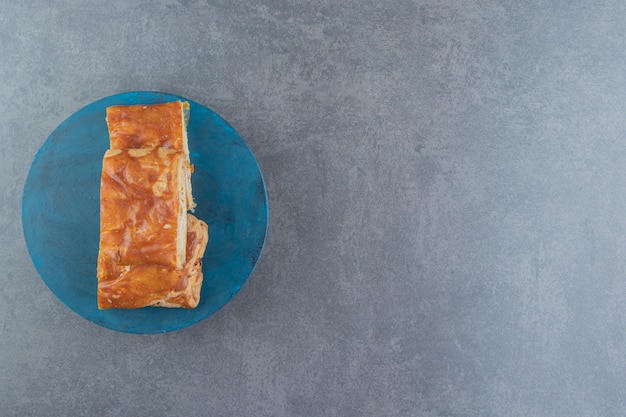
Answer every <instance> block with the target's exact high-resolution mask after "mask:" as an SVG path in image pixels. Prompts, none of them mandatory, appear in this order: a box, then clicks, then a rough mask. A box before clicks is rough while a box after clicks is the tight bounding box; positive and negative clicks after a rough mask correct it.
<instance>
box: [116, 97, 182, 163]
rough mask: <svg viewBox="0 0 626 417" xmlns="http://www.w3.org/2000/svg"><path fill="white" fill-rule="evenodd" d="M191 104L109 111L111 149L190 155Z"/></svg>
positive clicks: (179, 102) (135, 106) (121, 107)
mask: <svg viewBox="0 0 626 417" xmlns="http://www.w3.org/2000/svg"><path fill="white" fill-rule="evenodd" d="M188 110H189V103H187V102H182V101H172V102H170V103H163V104H151V105H134V106H111V107H108V108H107V110H106V120H107V124H108V126H109V138H110V141H111V149H139V148H167V149H174V150H178V151H183V152H184V153H185V155H189V148H188V146H187V130H186V123H185V113H186V112H187V111H188Z"/></svg>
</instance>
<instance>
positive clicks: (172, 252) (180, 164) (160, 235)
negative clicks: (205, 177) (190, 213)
mask: <svg viewBox="0 0 626 417" xmlns="http://www.w3.org/2000/svg"><path fill="white" fill-rule="evenodd" d="M184 177H185V172H184V157H183V155H182V154H181V153H180V152H176V151H173V150H170V149H163V148H155V149H130V150H109V151H107V152H106V153H105V155H104V159H103V161H102V179H101V183H100V254H99V258H104V259H110V260H111V261H113V262H115V263H117V264H119V265H139V264H148V263H151V264H157V265H163V266H167V267H172V268H177V269H179V268H182V266H183V263H184V261H185V232H186V230H187V224H186V222H187V217H186V216H185V213H186V205H185V195H184V192H185V188H184ZM98 276H100V271H98Z"/></svg>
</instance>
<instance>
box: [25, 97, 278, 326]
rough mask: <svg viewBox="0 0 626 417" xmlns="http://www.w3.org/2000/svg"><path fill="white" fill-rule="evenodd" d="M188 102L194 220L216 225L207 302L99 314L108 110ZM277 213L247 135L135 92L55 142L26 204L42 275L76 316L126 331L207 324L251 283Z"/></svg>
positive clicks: (99, 104)
mask: <svg viewBox="0 0 626 417" xmlns="http://www.w3.org/2000/svg"><path fill="white" fill-rule="evenodd" d="M175 100H186V101H188V102H189V105H190V116H189V125H188V127H187V130H188V137H189V148H190V153H191V155H190V156H191V163H192V164H193V165H194V168H195V170H194V174H193V175H192V187H193V195H194V199H195V201H196V203H197V207H196V209H195V213H194V215H195V216H196V217H198V218H200V219H202V220H204V221H205V222H206V223H207V224H208V225H209V235H210V238H209V243H208V246H207V250H206V253H205V255H204V259H203V266H202V272H203V274H204V280H203V284H202V292H201V296H200V304H199V305H198V307H196V308H195V309H193V310H185V309H169V308H153V307H147V308H142V309H136V310H123V309H113V310H98V307H97V302H96V289H97V279H96V260H97V257H98V243H99V225H100V174H101V170H102V157H103V156H104V152H105V151H106V150H107V149H108V147H109V136H108V129H107V125H106V120H105V109H106V108H107V107H108V106H112V105H119V104H124V105H129V104H154V103H164V102H168V101H175ZM268 216H269V211H268V207H267V194H266V191H265V183H264V181H263V176H262V175H261V171H260V170H259V166H258V164H257V162H256V160H255V158H254V155H253V154H252V152H251V151H250V149H249V148H248V146H247V145H246V143H245V142H244V140H243V139H242V138H241V137H240V136H239V134H238V133H237V132H236V131H235V130H234V129H233V128H232V127H231V126H230V125H228V123H226V122H225V121H224V120H223V119H222V118H221V117H220V116H218V115H217V114H216V113H214V112H213V111H211V110H210V109H208V108H206V107H204V106H202V105H200V104H198V103H196V102H194V101H191V100H188V99H186V98H183V97H179V96H176V95H172V94H165V93H158V92H147V91H138V92H128V93H122V94H117V95H114V96H110V97H106V98H103V99H101V100H98V101H95V102H93V103H91V104H89V105H87V106H85V107H83V108H82V109H80V110H79V111H77V112H76V113H74V114H73V115H72V116H70V117H69V118H68V119H66V120H65V121H64V122H63V123H61V124H60V125H59V127H57V128H56V129H55V130H54V132H52V134H51V135H50V136H49V137H48V139H47V140H46V142H45V143H44V145H43V146H42V147H41V149H39V151H38V152H37V155H36V156H35V159H34V161H33V163H32V165H31V168H30V171H29V173H28V177H27V179H26V184H25V186H24V193H23V196H22V225H23V228H24V236H25V239H26V245H27V247H28V251H29V253H30V256H31V258H32V261H33V263H34V265H35V267H36V268H37V271H38V272H39V275H40V276H41V278H42V279H43V280H44V282H45V283H46V284H47V285H48V287H49V288H50V290H52V292H53V293H54V294H55V295H56V296H57V297H58V298H59V299H60V300H61V301H62V302H63V303H64V304H65V305H67V306H68V307H69V308H70V309H71V310H73V311H74V312H76V313H78V314H79V315H81V316H82V317H84V318H86V319H87V320H90V321H92V322H94V323H96V324H98V325H100V326H104V327H107V328H109V329H113V330H118V331H122V332H128V333H159V332H168V331H172V330H177V329H181V328H183V327H187V326H190V325H192V324H194V323H197V322H198V321H200V320H203V319H205V318H207V317H209V316H210V315H211V314H213V313H215V312H216V311H217V310H218V309H220V308H221V307H222V306H224V305H225V304H226V303H227V302H228V301H229V300H230V299H231V298H232V297H233V296H234V295H235V294H236V293H237V292H238V291H239V289H240V288H241V287H242V285H243V284H244V283H245V282H246V280H247V279H248V277H249V276H250V274H251V273H252V270H253V269H254V267H255V265H256V263H257V261H258V259H259V257H260V256H261V252H262V250H263V245H264V243H265V235H266V233H267V224H268Z"/></svg>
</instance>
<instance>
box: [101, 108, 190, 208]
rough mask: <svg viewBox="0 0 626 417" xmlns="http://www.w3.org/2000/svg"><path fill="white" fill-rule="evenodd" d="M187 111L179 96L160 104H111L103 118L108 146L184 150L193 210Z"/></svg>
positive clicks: (188, 189)
mask: <svg viewBox="0 0 626 417" xmlns="http://www.w3.org/2000/svg"><path fill="white" fill-rule="evenodd" d="M188 114H189V103H187V102H186V101H180V100H178V101H172V102H170V103H163V104H150V105H142V104H139V105H133V106H111V107H108V108H107V109H106V121H107V125H108V127H109V140H110V148H111V149H145V148H167V149H173V150H177V151H182V152H183V153H184V154H185V157H186V161H187V165H188V175H187V178H186V179H187V184H186V187H187V189H186V198H187V209H189V210H193V208H194V207H195V203H194V202H193V195H192V191H191V173H192V172H193V167H191V165H190V161H189V145H188V141H187V117H186V115H188Z"/></svg>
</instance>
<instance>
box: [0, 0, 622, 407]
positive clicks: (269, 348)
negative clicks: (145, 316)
mask: <svg viewBox="0 0 626 417" xmlns="http://www.w3.org/2000/svg"><path fill="white" fill-rule="evenodd" d="M53 3H54V4H53ZM91 3H92V4H89V3H88V2H83V1H77V0H73V1H72V0H66V1H58V2H50V1H41V0H38V1H35V0H33V1H24V2H17V1H9V0H0V57H1V58H2V59H0V80H2V82H1V83H0V109H1V111H0V145H1V146H0V161H1V162H0V233H1V235H0V286H1V288H2V290H1V291H0V415H2V416H27V415H28V416H31V415H32V416H57V415H59V416H60V415H72V416H88V415H98V416H122V415H123V416H147V415H150V416H182V415H186V416H208V415H212V416H213V415H214V416H411V417H414V416H427V417H435V416H437V417H444V416H449V417H452V416H455V417H456V416H494V417H496V416H520V417H521V416H524V417H529V416H555V417H557V416H558V417H561V416H585V417H590V416H624V415H626V299H625V297H626V279H625V276H626V172H625V171H626V170H625V166H626V140H625V139H626V105H625V103H626V25H625V22H626V6H625V5H624V3H623V2H622V1H617V0H614V1H599V0H585V1H582V0H581V1H579V0H574V1H560V0H556V1H538V0H531V1H523V2H522V1H512V0H506V1H505V0H502V1H495V0H485V1H483V0H473V1H472V0H470V1H451V0H416V1H405V0H397V1H388V2H385V1H370V0H364V1H351V0H346V1H332V0H326V1H319V2H300V1H288V0H284V1H269V0H268V1H260V2H251V3H250V4H248V3H246V2H229V1H211V2H205V1H191V0H187V1H182V0H181V1H174V0H161V1H156V2H138V1H123V2H122V1H113V2H91ZM129 90H159V91H166V92H171V93H174V94H179V95H183V96H186V97H188V98H190V99H192V100H195V101H198V102H200V103H203V104H205V105H206V106H209V107H211V108H212V109H214V110H215V111H216V112H218V113H219V114H221V115H222V116H223V117H224V118H225V119H226V120H228V121H229V122H230V123H231V124H232V125H233V126H234V127H235V128H236V129H237V130H238V131H239V133H240V134H241V135H242V136H243V137H244V138H245V139H246V141H247V142H248V144H249V145H250V147H251V149H252V150H253V152H254V153H255V155H256V157H257V159H258V161H259V164H260V166H261V169H262V171H263V173H264V175H265V179H266V183H267V188H268V195H269V205H270V210H271V219H270V226H269V234H268V239H267V243H266V247H265V251H264V253H263V256H262V258H261V260H260V262H259V265H258V267H257V269H256V270H255V271H254V273H253V275H252V276H251V277H250V279H249V281H248V283H247V284H246V285H245V286H244V288H243V289H242V290H241V291H240V293H239V294H238V295H237V296H236V297H235V298H234V299H233V300H232V301H231V302H230V303H229V304H228V305H227V306H225V307H224V308H223V309H221V310H220V311H219V312H218V313H216V314H215V315H214V316H212V317H210V318H208V319H207V320H205V321H203V322H201V323H199V324H197V325H195V326H192V327H189V328H187V329H184V330H181V331H177V332H173V333H167V334H160V335H143V336H141V335H128V334H123V333H117V332H113V331H110V330H107V329H104V328H101V327H98V326H96V325H94V324H92V323H90V322H88V321H86V320H84V319H82V318H81V317H79V316H78V315H76V314H75V313H73V312H72V311H70V310H69V309H67V308H66V307H65V306H64V305H63V304H62V303H60V302H59V301H58V300H57V299H56V298H55V296H54V295H53V294H52V293H51V292H50V291H49V290H48V288H47V287H46V286H45V284H44V283H43V281H42V280H41V279H40V278H39V276H38V275H37V272H36V271H35V269H34V267H33V265H32V263H31V260H30V258H29V256H28V253H27V250H26V245H25V242H24V238H23V235H22V227H21V219H20V200H21V193H22V188H23V185H24V181H25V178H26V175H27V172H28V169H29V166H30V164H31V162H32V159H33V157H34V155H35V153H36V151H37V149H38V148H39V147H40V146H41V145H42V144H43V142H44V141H45V139H46V137H47V136H48V135H49V134H50V133H51V131H52V130H53V129H54V128H55V127H56V126H57V125H58V124H59V123H60V122H61V121H63V120H64V119H65V118H66V117H68V116H69V115H71V114H72V113H73V112H75V111H76V110H77V109H79V108H81V107H82V106H84V105H85V104H87V103H89V102H91V101H94V100H96V99H99V98H101V97H104V96H108V95H111V94H115V93H118V92H123V91H129Z"/></svg>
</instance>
